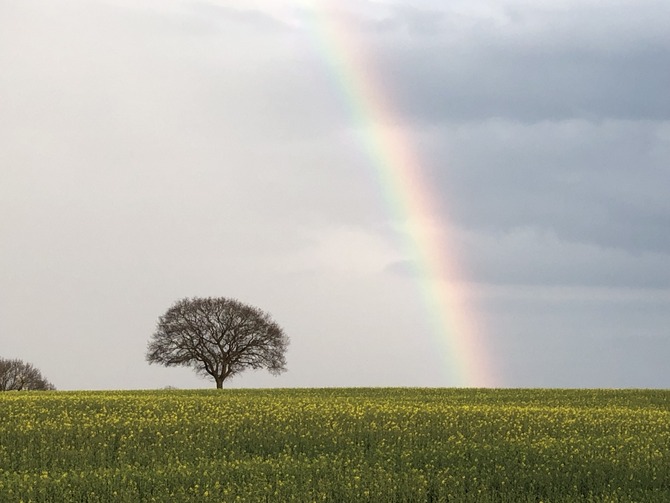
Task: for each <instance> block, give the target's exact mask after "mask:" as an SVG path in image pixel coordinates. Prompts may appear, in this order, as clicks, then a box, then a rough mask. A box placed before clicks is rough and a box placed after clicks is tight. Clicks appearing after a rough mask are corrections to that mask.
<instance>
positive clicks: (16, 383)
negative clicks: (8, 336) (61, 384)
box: [0, 358, 56, 391]
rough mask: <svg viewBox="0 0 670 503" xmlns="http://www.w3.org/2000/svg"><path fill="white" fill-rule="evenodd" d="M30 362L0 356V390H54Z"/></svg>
mask: <svg viewBox="0 0 670 503" xmlns="http://www.w3.org/2000/svg"><path fill="white" fill-rule="evenodd" d="M54 389H56V388H55V387H54V385H53V384H51V383H50V382H49V381H47V380H46V379H45V378H44V377H43V376H42V374H41V373H40V371H39V370H37V369H36V368H35V367H34V366H33V365H32V364H30V363H26V362H24V361H21V360H17V359H14V360H7V359H5V358H0V391H28V390H54Z"/></svg>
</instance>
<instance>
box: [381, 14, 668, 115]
mask: <svg viewBox="0 0 670 503" xmlns="http://www.w3.org/2000/svg"><path fill="white" fill-rule="evenodd" d="M627 7H630V8H617V7H613V8H607V9H603V8H599V7H595V6H593V5H583V6H582V5H577V4H575V5H573V6H572V8H571V9H569V10H568V9H565V10H562V9H558V8H555V9H551V8H549V9H543V8H542V7H541V6H539V5H538V6H537V7H529V6H528V5H525V6H524V7H523V9H522V10H520V11H521V12H523V16H521V17H520V16H514V15H513V14H512V15H510V14H508V15H507V19H506V20H503V21H501V20H499V19H495V18H493V19H488V20H487V19H486V18H475V19H474V20H473V19H471V18H470V17H469V16H468V15H467V13H463V12H458V11H456V12H450V11H449V8H448V7H444V10H443V13H444V17H445V19H446V21H444V22H442V28H441V34H440V35H439V36H436V35H434V33H433V32H434V27H428V26H427V32H428V33H430V34H431V35H432V36H430V37H427V36H426V34H424V36H421V35H418V34H415V36H414V37H412V38H410V39H407V38H406V37H401V35H400V33H398V35H397V39H395V42H394V39H390V40H389V41H388V42H387V45H384V46H381V47H380V48H378V52H377V53H376V64H377V65H378V66H379V68H380V72H381V75H382V77H381V78H380V80H381V81H383V82H384V86H385V88H386V90H387V92H389V93H391V95H392V96H393V97H394V100H395V101H396V104H397V106H398V108H399V110H400V112H401V113H402V114H403V115H404V116H405V117H407V118H411V119H412V120H415V121H417V122H428V123H440V122H444V121H449V120H482V119H486V118H492V117H499V118H506V119H511V120H521V121H526V122H536V121H540V120H562V119H569V118H586V119H588V120H600V119H604V118H617V119H627V120H639V119H653V120H661V119H668V118H669V117H670V98H669V97H668V95H667V93H666V92H665V89H667V88H669V87H670V76H669V75H668V72H666V71H665V70H664V69H665V66H666V63H665V62H666V61H667V59H668V54H670V38H669V37H668V36H667V33H665V32H664V30H663V29H662V27H663V26H667V24H668V22H670V11H669V9H668V8H667V6H660V5H659V4H658V3H655V2H640V3H637V2H636V3H635V6H634V8H633V7H632V5H631V6H627ZM519 9H520V8H518V7H517V10H519ZM508 10H509V9H508ZM512 11H513V9H512ZM399 12H400V14H398V16H399V17H401V18H403V19H405V20H406V21H405V23H408V24H409V25H412V21H411V20H412V19H414V18H415V17H416V16H415V15H414V14H411V10H407V9H399ZM510 12H511V11H510ZM426 14H427V13H426ZM433 19H436V20H439V19H440V18H439V17H438V16H433Z"/></svg>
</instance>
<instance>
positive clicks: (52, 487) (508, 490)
mask: <svg viewBox="0 0 670 503" xmlns="http://www.w3.org/2000/svg"><path fill="white" fill-rule="evenodd" d="M0 501H1V502H24V503H28V502H34V503H37V502H58V503H62V502H70V501H76V502H91V503H93V502H133V503H135V502H153V501H155V502H161V503H162V502H196V501H198V502H199V501H212V502H324V501H326V502H466V503H467V502H483V503H487V502H500V503H504V502H510V503H512V502H513V503H518V502H521V503H523V502H535V503H539V502H543V503H558V502H580V501H584V502H602V503H605V502H607V503H632V502H640V503H643V502H644V503H648V502H651V503H653V502H658V503H660V502H664V503H667V502H670V392H669V391H660V390H659V391H654V390H481V389H467V390H466V389H460V390H459V389H299V390H298V389H296V390H226V391H224V392H221V391H214V390H212V391H209V390H207V391H173V390H170V391H167V390H166V391H135V392H131V391H128V392H21V393H3V394H0Z"/></svg>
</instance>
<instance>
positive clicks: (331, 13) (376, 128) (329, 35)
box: [303, 0, 494, 387]
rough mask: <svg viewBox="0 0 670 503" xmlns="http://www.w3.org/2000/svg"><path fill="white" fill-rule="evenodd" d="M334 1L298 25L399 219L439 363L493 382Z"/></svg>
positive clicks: (385, 109)
mask: <svg viewBox="0 0 670 503" xmlns="http://www.w3.org/2000/svg"><path fill="white" fill-rule="evenodd" d="M331 5H332V6H335V1H332V2H329V1H327V0H323V1H317V2H313V4H312V5H311V6H309V7H306V8H305V10H304V11H303V12H304V15H305V16H308V19H306V20H305V23H304V26H305V27H306V29H308V30H310V32H311V33H310V35H311V38H312V39H313V41H314V42H315V43H316V44H317V46H318V51H319V58H320V59H322V60H323V61H324V62H325V63H326V65H327V66H328V71H329V72H330V74H331V75H332V76H333V77H334V80H335V81H336V82H337V88H338V90H339V92H340V93H341V94H342V97H343V100H344V102H345V103H346V107H347V109H348V112H349V113H350V115H351V118H352V120H353V121H354V122H355V124H356V125H357V130H358V131H361V133H360V134H359V138H360V142H361V146H362V148H363V149H364V150H365V153H366V155H367V157H368V159H369V162H370V165H371V166H372V168H373V169H374V170H375V171H376V178H377V180H378V183H379V185H380V186H381V188H382V190H383V192H384V197H385V200H386V203H387V205H388V207H389V209H390V211H391V213H392V217H393V218H394V220H396V221H400V222H404V223H405V225H406V228H405V229H404V231H402V232H401V236H402V239H403V246H404V248H405V251H406V253H407V255H408V256H409V257H410V258H411V262H412V264H413V267H414V269H415V273H416V277H417V278H418V282H419V286H420V291H421V294H422V297H423V303H424V306H425V309H426V311H427V314H428V316H429V318H430V324H431V330H432V332H433V333H434V334H435V338H436V339H437V341H438V344H439V346H440V349H441V352H442V355H443V358H444V360H445V372H446V374H447V381H448V385H450V386H466V387H470V386H474V387H488V386H493V385H494V378H493V372H492V368H491V363H490V361H489V358H488V357H487V351H486V345H485V341H484V339H483V337H482V335H481V332H482V331H481V328H480V327H479V326H478V323H477V322H476V320H475V319H474V317H473V316H471V315H470V314H469V312H468V308H467V305H466V302H465V301H466V299H467V298H468V296H469V293H468V292H467V291H466V287H465V286H464V285H465V282H463V281H459V280H458V275H457V271H459V270H460V269H459V263H458V260H457V257H456V254H455V252H454V249H453V247H451V246H449V243H448V242H446V241H445V238H444V235H445V234H448V233H445V232H444V229H445V226H446V223H445V222H440V219H439V218H438V216H439V215H440V212H439V211H438V208H437V204H436V201H435V197H434V195H433V194H432V193H431V190H430V188H429V186H428V185H427V184H426V182H425V181H424V180H423V178H422V169H421V160H420V158H419V155H418V153H417V151H416V150H415V148H414V146H413V144H412V141H411V139H410V137H409V135H408V134H406V133H405V132H404V131H403V129H402V127H399V126H398V124H400V123H401V122H402V121H401V120H400V117H399V116H398V114H396V113H395V111H394V110H393V107H392V105H391V103H389V101H390V100H389V99H388V96H387V95H386V93H385V92H384V89H383V87H382V86H381V85H380V84H379V83H378V82H376V80H375V75H374V72H373V70H372V68H373V65H371V64H370V62H369V61H366V60H365V59H364V57H363V56H362V54H363V53H364V47H363V45H362V44H359V43H356V40H355V37H354V36H353V34H352V33H351V30H349V29H348V28H347V25H346V21H344V20H343V19H342V18H341V14H338V12H337V10H336V9H334V8H332V7H331Z"/></svg>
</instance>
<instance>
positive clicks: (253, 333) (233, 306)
mask: <svg viewBox="0 0 670 503" xmlns="http://www.w3.org/2000/svg"><path fill="white" fill-rule="evenodd" d="M288 344H289V339H288V336H286V334H284V331H283V330H282V329H281V328H280V327H279V325H277V323H275V321H274V320H273V319H272V317H271V316H270V315H269V314H268V313H266V312H264V311H262V310H260V309H258V308H256V307H253V306H249V305H247V304H243V303H241V302H239V301H238V300H235V299H227V298H211V297H208V298H198V297H195V298H191V299H188V298H186V299H182V300H179V301H177V302H176V303H175V304H174V305H173V306H172V307H171V308H170V309H168V310H167V312H166V313H165V314H164V315H163V316H161V317H160V318H159V320H158V325H157V327H156V331H155V332H154V334H153V335H152V336H151V339H150V341H149V346H148V350H147V354H146V359H147V361H148V362H149V363H150V364H151V363H159V364H161V365H165V366H166V367H174V366H184V367H192V368H193V369H194V370H195V371H196V372H197V373H198V374H200V375H202V376H205V377H207V376H210V377H211V378H213V379H214V381H215V382H216V387H217V388H219V389H221V388H223V382H224V381H225V380H226V379H228V378H229V377H232V376H234V375H236V374H239V373H240V372H242V371H244V370H246V369H261V368H267V369H268V370H269V371H270V373H272V374H279V373H281V372H284V371H285V370H286V358H285V356H284V353H285V352H286V348H287V347H288Z"/></svg>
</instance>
